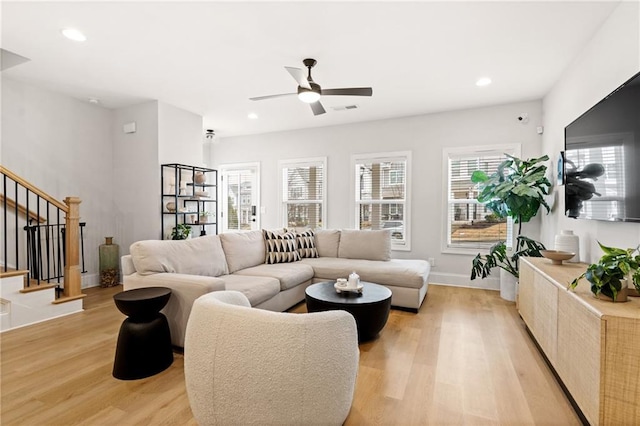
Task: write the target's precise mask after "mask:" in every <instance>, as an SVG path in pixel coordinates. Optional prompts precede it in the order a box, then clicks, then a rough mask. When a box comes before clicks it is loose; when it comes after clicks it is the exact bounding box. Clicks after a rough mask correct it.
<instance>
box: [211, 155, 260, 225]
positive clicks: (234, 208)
mask: <svg viewBox="0 0 640 426" xmlns="http://www.w3.org/2000/svg"><path fill="white" fill-rule="evenodd" d="M220 170H221V186H222V209H221V211H220V215H221V220H220V223H221V224H222V232H241V231H253V230H256V229H260V206H259V200H260V196H259V179H258V176H259V164H257V163H256V164H249V165H242V166H240V165H236V166H233V165H232V166H223V167H221V169H220Z"/></svg>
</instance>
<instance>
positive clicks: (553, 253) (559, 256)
mask: <svg viewBox="0 0 640 426" xmlns="http://www.w3.org/2000/svg"><path fill="white" fill-rule="evenodd" d="M540 254H542V257H544V258H547V259H549V260H551V263H553V264H554V265H562V261H563V260H569V259H571V258H573V257H574V256H575V255H576V254H575V253H570V252H566V251H560V250H540Z"/></svg>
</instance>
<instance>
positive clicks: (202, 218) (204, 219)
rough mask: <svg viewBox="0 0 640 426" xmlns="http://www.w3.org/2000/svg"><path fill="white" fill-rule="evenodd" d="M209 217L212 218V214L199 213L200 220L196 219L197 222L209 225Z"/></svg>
mask: <svg viewBox="0 0 640 426" xmlns="http://www.w3.org/2000/svg"><path fill="white" fill-rule="evenodd" d="M211 216H213V213H211V212H200V218H199V219H198V222H200V223H209V218H210V217H211Z"/></svg>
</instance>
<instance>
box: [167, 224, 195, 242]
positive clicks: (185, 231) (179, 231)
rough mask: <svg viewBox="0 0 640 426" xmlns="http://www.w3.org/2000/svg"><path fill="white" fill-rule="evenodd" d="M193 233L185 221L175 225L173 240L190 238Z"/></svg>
mask: <svg viewBox="0 0 640 426" xmlns="http://www.w3.org/2000/svg"><path fill="white" fill-rule="evenodd" d="M190 234H191V227H190V226H189V225H186V224H184V223H179V224H178V225H177V226H174V227H173V229H172V230H171V239H172V240H186V239H187V238H189V235H190Z"/></svg>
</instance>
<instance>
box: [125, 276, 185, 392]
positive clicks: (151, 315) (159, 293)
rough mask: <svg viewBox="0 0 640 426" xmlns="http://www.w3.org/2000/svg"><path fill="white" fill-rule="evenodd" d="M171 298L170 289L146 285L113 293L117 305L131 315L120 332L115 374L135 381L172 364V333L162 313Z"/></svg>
mask: <svg viewBox="0 0 640 426" xmlns="http://www.w3.org/2000/svg"><path fill="white" fill-rule="evenodd" d="M170 297H171V289H169V288H164V287H147V288H137V289H134V290H127V291H123V292H121V293H118V294H116V295H114V296H113V300H114V301H115V303H116V306H117V307H118V309H119V310H120V312H122V313H123V314H125V315H127V316H128V317H129V318H127V319H126V320H124V322H123V323H122V325H121V326H120V333H119V334H118V344H117V346H116V358H115V362H114V363H113V377H115V378H117V379H122V380H135V379H142V378H144V377H149V376H153V375H154V374H157V373H159V372H161V371H163V370H165V369H167V368H168V367H169V366H170V365H171V363H173V349H172V348H171V332H170V331H169V323H168V322H167V318H166V317H165V316H164V315H163V314H161V313H160V309H162V308H164V305H166V304H167V302H168V301H169V298H170Z"/></svg>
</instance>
